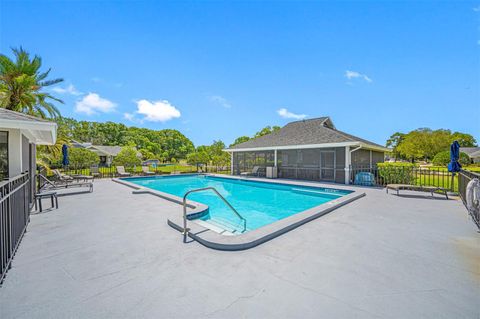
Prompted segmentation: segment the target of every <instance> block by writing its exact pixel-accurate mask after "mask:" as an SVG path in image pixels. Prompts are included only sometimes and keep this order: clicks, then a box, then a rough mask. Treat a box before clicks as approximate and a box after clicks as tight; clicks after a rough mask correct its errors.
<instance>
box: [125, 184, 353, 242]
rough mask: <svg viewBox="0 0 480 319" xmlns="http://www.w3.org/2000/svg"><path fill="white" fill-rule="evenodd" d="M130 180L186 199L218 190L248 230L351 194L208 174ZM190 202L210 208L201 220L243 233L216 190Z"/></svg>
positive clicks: (328, 189)
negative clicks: (211, 188)
mask: <svg viewBox="0 0 480 319" xmlns="http://www.w3.org/2000/svg"><path fill="white" fill-rule="evenodd" d="M126 180H127V181H129V182H131V183H134V184H137V185H141V186H143V187H148V188H151V189H154V190H158V191H161V192H164V193H168V194H171V195H175V196H178V197H183V196H184V195H185V193H186V192H188V191H189V190H192V189H195V188H202V187H214V188H215V189H216V190H217V191H218V192H219V193H220V194H222V196H224V197H225V198H226V199H227V201H228V202H230V204H231V205H232V206H233V207H235V209H236V210H237V211H238V212H239V213H240V214H241V215H242V216H243V217H244V218H245V219H246V220H247V231H248V230H253V229H257V228H259V227H262V226H265V225H267V224H270V223H273V222H276V221H278V220H280V219H283V218H286V217H288V216H291V215H293V214H296V213H299V212H302V211H304V210H307V209H309V208H312V207H315V206H318V205H320V204H324V203H326V202H329V201H331V200H334V199H337V198H339V197H342V196H344V195H347V194H349V193H351V191H345V190H338V189H331V188H317V187H305V186H295V185H288V184H278V183H264V182H256V181H248V180H243V179H230V178H221V177H214V176H205V175H186V176H156V177H147V178H144V177H142V178H126ZM188 199H190V200H193V201H196V202H199V203H202V204H205V205H208V206H209V211H208V214H207V215H205V216H203V217H201V219H202V220H204V221H206V222H209V223H211V224H213V225H215V226H217V227H222V228H223V229H227V230H228V231H230V232H233V233H239V232H241V230H243V226H242V225H243V224H242V222H241V220H240V219H239V218H238V217H237V216H236V215H235V214H234V213H233V212H232V211H231V210H230V208H228V207H227V206H226V205H225V203H224V202H223V201H222V200H221V199H220V198H219V197H218V196H217V195H216V194H215V193H214V192H212V191H203V192H199V193H192V194H191V195H189V196H188Z"/></svg>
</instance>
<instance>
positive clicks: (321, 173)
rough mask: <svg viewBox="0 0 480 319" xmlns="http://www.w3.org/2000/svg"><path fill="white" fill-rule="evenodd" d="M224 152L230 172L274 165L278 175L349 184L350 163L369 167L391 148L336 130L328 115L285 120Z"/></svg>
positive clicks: (381, 159)
mask: <svg viewBox="0 0 480 319" xmlns="http://www.w3.org/2000/svg"><path fill="white" fill-rule="evenodd" d="M225 151H226V152H230V153H231V159H232V160H231V173H232V174H233V175H238V174H240V173H241V172H248V171H252V169H253V167H255V166H258V167H260V168H263V169H264V170H265V171H266V168H267V167H274V168H276V171H277V172H278V177H281V178H294V179H304V180H315V181H332V182H337V183H345V184H348V183H349V182H350V167H351V166H362V167H372V166H374V165H375V164H377V163H379V162H383V161H384V156H385V152H388V151H390V149H388V148H386V147H384V146H382V145H379V144H376V143H373V142H370V141H367V140H365V139H362V138H359V137H356V136H353V135H351V134H348V133H345V132H342V131H339V130H337V129H336V128H335V126H334V125H333V122H332V121H331V119H330V118H329V117H320V118H314V119H309V120H302V121H296V122H291V123H288V124H287V125H285V126H284V127H282V128H281V129H280V130H278V131H276V132H273V133H271V134H268V135H265V136H261V137H258V138H255V139H252V140H249V141H247V142H244V143H240V144H237V145H235V146H232V147H230V148H228V149H225Z"/></svg>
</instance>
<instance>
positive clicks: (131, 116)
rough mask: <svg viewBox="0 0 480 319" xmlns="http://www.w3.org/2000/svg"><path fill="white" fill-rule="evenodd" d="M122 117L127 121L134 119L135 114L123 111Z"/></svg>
mask: <svg viewBox="0 0 480 319" xmlns="http://www.w3.org/2000/svg"><path fill="white" fill-rule="evenodd" d="M123 118H124V119H126V120H129V121H132V122H134V121H135V114H133V113H123Z"/></svg>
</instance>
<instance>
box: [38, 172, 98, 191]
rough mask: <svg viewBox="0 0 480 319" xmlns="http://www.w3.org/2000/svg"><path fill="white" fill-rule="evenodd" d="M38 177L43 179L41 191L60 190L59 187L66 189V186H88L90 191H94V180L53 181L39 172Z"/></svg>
mask: <svg viewBox="0 0 480 319" xmlns="http://www.w3.org/2000/svg"><path fill="white" fill-rule="evenodd" d="M38 178H40V179H41V180H43V182H44V183H43V186H42V187H41V188H40V190H39V191H40V192H39V193H42V192H43V191H44V192H48V191H52V190H58V189H66V188H73V187H88V189H89V192H90V193H91V192H93V183H92V182H79V181H74V180H57V181H52V180H49V179H48V178H47V177H45V176H44V175H42V174H38Z"/></svg>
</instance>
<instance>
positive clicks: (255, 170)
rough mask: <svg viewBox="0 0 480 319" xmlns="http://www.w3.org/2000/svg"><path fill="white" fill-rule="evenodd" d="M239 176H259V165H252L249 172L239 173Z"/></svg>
mask: <svg viewBox="0 0 480 319" xmlns="http://www.w3.org/2000/svg"><path fill="white" fill-rule="evenodd" d="M240 175H241V176H260V166H254V167H253V168H252V171H251V172H243V173H240Z"/></svg>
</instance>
